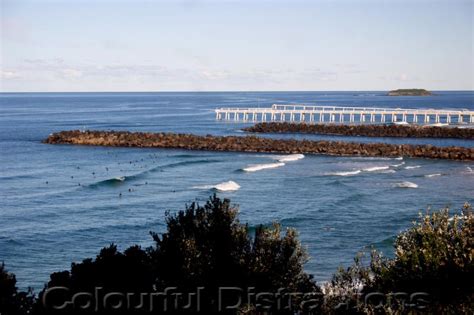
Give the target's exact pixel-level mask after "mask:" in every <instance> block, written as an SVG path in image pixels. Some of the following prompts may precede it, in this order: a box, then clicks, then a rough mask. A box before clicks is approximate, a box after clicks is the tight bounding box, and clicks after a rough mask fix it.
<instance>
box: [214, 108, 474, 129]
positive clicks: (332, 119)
mask: <svg viewBox="0 0 474 315" xmlns="http://www.w3.org/2000/svg"><path fill="white" fill-rule="evenodd" d="M215 112H216V119H218V120H228V121H239V122H240V121H243V122H247V121H252V122H257V121H262V122H265V121H280V122H285V121H289V122H307V123H327V122H329V123H341V124H347V123H349V124H353V123H360V124H368V123H372V124H386V123H397V124H419V125H429V124H437V125H455V124H456V125H474V111H470V110H467V109H460V110H456V109H414V108H412V109H408V108H379V107H346V106H308V105H279V104H274V105H272V106H271V107H269V108H255V107H249V108H237V107H236V108H218V109H216V110H215Z"/></svg>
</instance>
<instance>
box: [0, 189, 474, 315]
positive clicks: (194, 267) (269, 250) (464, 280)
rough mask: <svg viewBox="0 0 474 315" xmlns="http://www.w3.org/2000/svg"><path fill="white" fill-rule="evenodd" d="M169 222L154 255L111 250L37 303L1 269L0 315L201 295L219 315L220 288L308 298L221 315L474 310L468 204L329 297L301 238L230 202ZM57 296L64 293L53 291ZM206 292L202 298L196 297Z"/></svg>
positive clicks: (189, 210) (430, 217)
mask: <svg viewBox="0 0 474 315" xmlns="http://www.w3.org/2000/svg"><path fill="white" fill-rule="evenodd" d="M166 222H167V231H166V232H165V233H163V234H162V235H158V234H156V233H152V237H153V239H154V242H155V245H154V246H152V247H150V248H141V247H139V246H132V247H130V248H128V249H126V250H125V251H123V252H121V251H119V250H118V249H117V247H116V246H115V245H113V244H112V245H110V246H109V247H106V248H104V249H102V250H101V251H100V253H99V255H97V257H96V258H95V259H86V260H84V261H82V262H81V263H73V264H72V266H71V269H70V270H69V271H62V272H57V273H53V274H51V277H50V281H49V282H48V283H47V285H46V286H45V288H44V289H43V290H42V292H40V293H39V295H38V297H37V298H33V295H32V294H31V293H30V292H18V291H17V289H16V287H15V283H16V281H15V277H14V275H12V274H11V273H8V272H7V271H6V270H5V268H4V267H3V265H2V266H1V268H0V313H1V314H2V315H4V314H28V313H33V314H149V313H154V314H161V313H169V314H181V313H183V314H187V313H196V312H197V310H198V309H197V308H196V304H194V305H193V307H191V308H185V307H184V308H183V305H186V304H188V303H190V302H189V301H193V299H196V300H197V298H196V297H197V295H196V292H198V291H199V294H200V301H201V305H200V307H199V311H200V313H201V314H212V313H217V312H218V311H219V301H218V299H217V296H218V294H217V293H218V291H219V289H218V288H219V287H238V288H243V289H247V288H249V287H251V288H254V289H252V290H253V291H252V292H255V293H259V292H272V293H275V292H280V293H281V292H283V293H285V292H301V293H303V294H300V295H298V296H292V297H291V302H292V303H291V305H292V307H293V308H292V309H288V308H287V309H285V308H283V307H281V306H280V307H278V306H277V305H276V304H275V303H270V302H269V301H272V300H271V299H270V300H268V299H258V298H255V295H254V296H251V295H248V294H247V293H248V292H247V291H245V292H244V294H242V295H241V301H240V302H241V303H240V305H239V307H237V308H233V309H229V310H225V309H223V310H221V311H220V313H227V314H295V312H299V313H300V314H321V313H323V314H365V313H369V314H418V313H425V314H433V313H453V314H454V313H457V314H461V313H469V312H470V311H471V310H472V308H471V307H472V303H473V301H474V296H473V292H474V290H473V289H474V287H473V283H474V282H473V281H472V280H473V279H474V264H473V253H474V221H473V214H472V210H471V208H470V207H469V206H467V205H466V206H465V207H464V208H463V211H462V214H460V215H455V216H453V217H450V215H449V212H448V210H447V209H446V210H442V211H439V212H434V213H433V214H426V215H424V216H421V215H420V219H419V222H418V223H415V224H414V226H413V227H411V228H410V229H408V230H407V231H405V232H402V233H401V234H400V235H399V236H398V237H397V239H396V241H395V244H394V246H395V257H394V258H393V259H388V258H384V257H383V256H382V255H381V254H380V253H378V252H376V251H374V252H372V255H371V259H370V262H369V263H368V264H364V263H363V257H360V256H358V257H356V259H355V262H354V264H353V265H352V266H350V267H349V268H347V269H345V270H344V269H341V270H339V271H338V272H337V273H336V274H335V275H334V276H333V279H332V281H331V282H330V283H328V284H327V285H326V286H325V289H324V291H325V292H324V294H323V293H322V291H321V289H320V287H319V286H318V285H316V283H315V282H314V281H313V279H312V278H311V276H310V275H308V274H306V273H305V272H304V270H303V264H304V263H305V261H306V260H307V258H308V257H307V255H306V252H305V250H304V248H303V247H302V245H301V244H300V242H299V241H298V238H297V235H296V232H295V231H294V230H292V229H287V230H285V231H282V230H281V227H280V226H279V225H278V224H274V225H273V226H271V227H263V226H260V227H258V228H257V229H256V230H255V231H254V232H251V231H250V230H249V227H248V226H247V225H244V224H241V223H240V222H239V221H238V218H237V208H236V207H233V206H231V204H230V201H229V200H227V199H224V200H221V199H219V198H217V197H216V196H214V197H211V198H210V200H209V201H208V202H207V203H206V204H205V205H203V206H199V205H198V204H196V203H193V204H191V205H190V206H188V207H186V209H185V210H183V211H180V212H178V213H177V214H175V215H170V214H167V219H166ZM58 287H60V288H62V289H61V290H56V291H52V290H54V289H55V288H58ZM97 287H100V288H101V289H100V292H99V293H97V291H95V290H97V289H96V288H97ZM170 287H173V289H171V292H181V293H183V295H181V296H179V295H172V296H171V297H172V299H171V298H169V299H168V300H167V302H170V301H171V302H172V303H168V304H166V305H167V306H168V309H167V310H166V312H165V311H164V310H162V309H157V308H155V309H154V311H153V312H150V311H149V309H148V310H147V309H146V308H143V307H142V308H141V309H140V310H137V309H133V307H134V306H136V305H139V304H140V302H143V303H144V304H143V305H150V301H151V300H152V299H153V297H150V296H149V295H145V296H144V298H143V299H142V300H140V295H139V293H163V292H165V291H166V290H167V288H168V289H169V288H170ZM200 287H201V288H202V290H200V289H197V288H200ZM280 288H284V290H283V291H279V290H280ZM78 292H91V294H98V295H100V296H101V297H102V298H103V297H104V296H106V295H107V293H111V292H119V293H120V292H122V293H124V294H125V293H127V294H133V293H135V295H131V297H130V298H129V300H130V301H132V302H131V305H132V308H129V309H124V308H123V307H122V308H119V309H112V307H111V306H112V305H118V304H116V303H115V304H114V303H113V301H115V302H117V301H121V300H120V297H119V298H117V299H118V300H117V299H115V300H114V296H109V298H110V297H112V298H111V299H109V302H110V301H112V302H110V303H109V304H107V305H102V304H100V303H99V304H100V305H98V306H97V305H95V304H94V303H92V304H91V305H88V304H87V301H89V300H90V296H87V295H82V296H80V295H79V296H78V295H77V294H76V293H78ZM94 292H95V293H94ZM233 292H234V293H235V291H233ZM420 292H421V293H420ZM193 294H194V295H193ZM46 295H47V296H46ZM74 296H75V298H73V297H74ZM281 296H283V298H282V301H283V303H282V305H288V302H289V299H290V298H289V297H288V296H287V295H285V294H282V295H281ZM73 299H75V303H74V304H73V305H68V307H67V308H66V309H63V310H55V309H52V308H51V305H56V306H58V305H62V304H64V302H65V301H71V300H73ZM43 300H47V301H48V303H47V305H44V304H43V302H42V301H43ZM101 301H102V300H101ZM122 301H125V300H122ZM176 301H177V302H176ZM175 302H176V303H177V304H176V305H178V304H179V306H178V307H177V308H176V307H174V305H175V304H174V303H175ZM221 303H222V304H223V305H234V304H236V296H235V294H234V295H225V296H224V297H223V298H222V299H221ZM158 305H160V306H161V305H162V304H158ZM81 307H82V308H83V309H81Z"/></svg>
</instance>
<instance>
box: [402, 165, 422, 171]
mask: <svg viewBox="0 0 474 315" xmlns="http://www.w3.org/2000/svg"><path fill="white" fill-rule="evenodd" d="M420 167H421V165H413V166H405V169H406V170H412V169H414V168H420Z"/></svg>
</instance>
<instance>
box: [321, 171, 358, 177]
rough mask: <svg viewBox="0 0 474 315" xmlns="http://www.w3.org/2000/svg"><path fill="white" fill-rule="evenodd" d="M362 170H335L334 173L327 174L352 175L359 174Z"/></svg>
mask: <svg viewBox="0 0 474 315" xmlns="http://www.w3.org/2000/svg"><path fill="white" fill-rule="evenodd" d="M360 172H362V171H361V170H355V171H347V172H334V173H328V174H327V175H331V176H351V175H357V174H359V173H360Z"/></svg>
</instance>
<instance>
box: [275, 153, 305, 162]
mask: <svg viewBox="0 0 474 315" xmlns="http://www.w3.org/2000/svg"><path fill="white" fill-rule="evenodd" d="M303 158H304V155H303V154H290V155H282V156H276V157H275V159H276V160H278V161H279V162H293V161H298V160H301V159H303Z"/></svg>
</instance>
